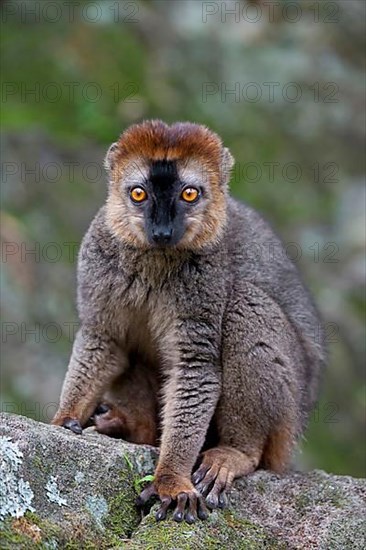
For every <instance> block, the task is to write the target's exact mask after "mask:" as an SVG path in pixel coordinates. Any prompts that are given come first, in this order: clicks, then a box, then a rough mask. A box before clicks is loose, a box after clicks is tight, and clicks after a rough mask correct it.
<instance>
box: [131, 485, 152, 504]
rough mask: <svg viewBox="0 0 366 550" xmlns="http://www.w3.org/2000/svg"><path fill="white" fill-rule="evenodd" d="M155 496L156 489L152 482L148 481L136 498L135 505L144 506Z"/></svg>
mask: <svg viewBox="0 0 366 550" xmlns="http://www.w3.org/2000/svg"><path fill="white" fill-rule="evenodd" d="M153 496H156V491H155V487H154V484H153V483H150V485H148V486H147V487H145V489H144V490H143V491H141V493H140V494H139V496H138V497H137V499H136V506H144V504H146V503H147V501H148V500H150V498H151V497H153Z"/></svg>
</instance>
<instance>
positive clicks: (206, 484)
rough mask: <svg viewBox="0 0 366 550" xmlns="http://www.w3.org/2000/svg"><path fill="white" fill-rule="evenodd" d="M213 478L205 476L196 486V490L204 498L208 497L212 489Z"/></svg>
mask: <svg viewBox="0 0 366 550" xmlns="http://www.w3.org/2000/svg"><path fill="white" fill-rule="evenodd" d="M214 480H215V478H214V477H213V476H206V477H205V478H204V479H203V480H202V481H201V482H200V483H198V484H197V485H196V489H197V491H198V492H199V493H201V495H203V496H204V497H205V496H207V495H208V493H209V492H210V490H211V489H212V487H213V484H214Z"/></svg>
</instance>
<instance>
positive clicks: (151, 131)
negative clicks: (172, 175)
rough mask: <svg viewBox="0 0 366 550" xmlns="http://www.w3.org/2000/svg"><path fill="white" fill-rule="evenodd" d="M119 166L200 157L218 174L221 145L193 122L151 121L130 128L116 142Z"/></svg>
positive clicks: (217, 139)
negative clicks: (134, 160) (140, 159)
mask: <svg viewBox="0 0 366 550" xmlns="http://www.w3.org/2000/svg"><path fill="white" fill-rule="evenodd" d="M117 145H118V148H117V151H116V155H115V161H116V163H117V164H120V163H122V164H123V163H124V161H125V160H127V159H129V158H131V157H133V158H135V157H144V158H146V159H151V160H162V159H166V160H179V159H188V158H199V159H200V160H201V161H204V162H205V163H207V166H208V167H210V169H211V170H212V171H213V172H216V173H217V174H219V172H220V163H221V152H222V143H221V140H220V138H219V137H218V136H217V135H216V134H214V133H213V132H211V131H210V130H209V129H208V128H206V127H204V126H201V125H199V124H193V123H191V122H176V123H175V124H172V125H171V126H168V125H167V124H165V123H164V122H162V121H161V120H150V121H146V122H143V123H142V124H136V125H134V126H131V127H130V128H128V129H127V130H126V131H125V132H124V133H123V134H122V135H121V137H120V138H119V140H118V142H117Z"/></svg>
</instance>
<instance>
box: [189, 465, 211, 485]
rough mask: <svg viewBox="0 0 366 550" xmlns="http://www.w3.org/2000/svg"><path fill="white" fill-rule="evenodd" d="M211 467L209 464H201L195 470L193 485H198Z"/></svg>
mask: <svg viewBox="0 0 366 550" xmlns="http://www.w3.org/2000/svg"><path fill="white" fill-rule="evenodd" d="M209 469H210V467H209V466H205V465H204V464H201V466H200V467H199V468H198V470H196V471H195V472H194V474H193V475H192V483H193V485H197V483H199V482H200V481H202V479H203V478H204V477H205V475H206V474H207V472H208V470H209Z"/></svg>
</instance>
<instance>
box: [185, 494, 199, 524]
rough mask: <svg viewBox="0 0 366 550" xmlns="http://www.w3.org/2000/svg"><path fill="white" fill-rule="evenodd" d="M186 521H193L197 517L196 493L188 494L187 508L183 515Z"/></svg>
mask: <svg viewBox="0 0 366 550" xmlns="http://www.w3.org/2000/svg"><path fill="white" fill-rule="evenodd" d="M184 519H185V520H186V522H187V523H194V522H195V521H196V519H197V497H196V495H190V496H189V505H188V510H187V512H186V514H185V516H184Z"/></svg>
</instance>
